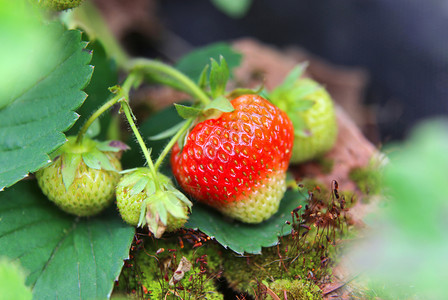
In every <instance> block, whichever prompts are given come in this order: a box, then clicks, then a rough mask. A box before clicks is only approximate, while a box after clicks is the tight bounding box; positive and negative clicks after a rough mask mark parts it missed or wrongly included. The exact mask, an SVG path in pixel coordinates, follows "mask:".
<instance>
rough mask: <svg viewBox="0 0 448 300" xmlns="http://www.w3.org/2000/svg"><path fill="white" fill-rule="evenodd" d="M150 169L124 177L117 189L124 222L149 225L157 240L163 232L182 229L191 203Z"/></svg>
mask: <svg viewBox="0 0 448 300" xmlns="http://www.w3.org/2000/svg"><path fill="white" fill-rule="evenodd" d="M156 176H157V178H154V175H153V173H152V172H151V170H150V169H149V168H138V169H136V170H134V171H132V172H131V173H128V174H126V175H124V176H123V177H122V178H121V180H120V182H119V183H118V185H117V189H116V198H117V207H118V211H119V212H120V215H121V217H122V219H123V220H124V221H125V222H126V223H128V224H130V225H133V226H143V225H145V224H147V225H148V228H149V230H150V231H151V232H153V233H154V235H155V236H156V237H157V238H158V237H161V236H162V234H163V232H165V231H167V232H171V231H175V230H177V229H180V228H181V227H182V226H183V225H184V224H185V223H186V222H187V219H188V213H189V209H190V208H191V205H192V204H191V202H190V201H189V200H188V199H187V198H186V197H185V196H184V195H183V194H182V193H181V192H179V191H178V190H177V189H176V188H175V187H174V186H173V184H172V182H171V180H170V179H169V178H168V177H166V176H165V175H163V174H161V173H157V174H156Z"/></svg>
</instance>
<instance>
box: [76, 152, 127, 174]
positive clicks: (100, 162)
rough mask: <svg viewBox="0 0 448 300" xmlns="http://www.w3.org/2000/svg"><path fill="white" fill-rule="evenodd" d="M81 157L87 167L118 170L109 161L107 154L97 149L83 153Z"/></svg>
mask: <svg viewBox="0 0 448 300" xmlns="http://www.w3.org/2000/svg"><path fill="white" fill-rule="evenodd" d="M82 159H83V161H84V163H85V164H86V165H87V166H88V167H89V168H92V169H96V170H101V169H103V170H106V171H115V172H118V170H117V169H115V167H114V166H113V165H112V164H111V163H110V160H109V158H108V157H107V155H106V154H104V153H103V152H101V151H99V150H97V149H94V150H92V151H89V152H85V153H83V154H82Z"/></svg>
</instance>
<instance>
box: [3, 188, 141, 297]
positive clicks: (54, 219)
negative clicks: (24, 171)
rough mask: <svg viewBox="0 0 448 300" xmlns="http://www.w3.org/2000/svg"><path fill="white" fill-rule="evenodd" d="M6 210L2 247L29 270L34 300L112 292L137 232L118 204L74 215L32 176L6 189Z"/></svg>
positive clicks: (106, 294)
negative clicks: (88, 214)
mask: <svg viewBox="0 0 448 300" xmlns="http://www.w3.org/2000/svg"><path fill="white" fill-rule="evenodd" d="M0 215H1V216H2V217H1V220H0V224H1V225H0V252H1V253H2V254H3V255H5V256H6V257H8V258H10V259H12V260H16V261H19V262H20V263H21V265H22V266H23V267H24V268H25V269H26V270H27V271H28V276H27V278H26V284H27V285H28V286H30V287H31V288H32V291H33V298H34V299H57V298H61V297H63V298H65V299H87V298H88V299H105V298H108V297H109V296H110V294H111V291H112V288H113V286H114V280H115V279H116V278H117V276H118V275H119V274H120V270H121V268H122V266H123V259H126V258H127V257H128V253H129V247H130V245H131V242H132V239H133V236H134V231H135V230H134V228H133V227H131V226H128V225H126V224H124V223H123V221H122V220H121V218H120V217H119V216H117V215H116V213H115V210H114V209H111V210H109V211H106V212H105V213H104V214H102V215H100V216H98V217H95V218H76V217H72V216H69V215H67V214H65V213H63V212H61V211H60V210H59V209H57V208H56V207H55V206H54V205H52V204H51V202H50V201H48V199H47V198H46V197H45V196H44V195H43V194H42V193H41V192H40V190H39V188H38V186H37V184H36V182H34V181H27V182H20V183H18V184H17V185H15V186H14V187H12V188H10V189H8V190H7V191H5V192H3V193H1V194H0Z"/></svg>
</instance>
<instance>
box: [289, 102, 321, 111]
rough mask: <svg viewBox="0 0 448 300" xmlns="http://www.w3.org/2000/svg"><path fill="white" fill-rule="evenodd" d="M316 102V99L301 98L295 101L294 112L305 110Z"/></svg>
mask: <svg viewBox="0 0 448 300" xmlns="http://www.w3.org/2000/svg"><path fill="white" fill-rule="evenodd" d="M315 103H316V101H314V100H300V101H297V102H296V103H294V106H293V107H292V109H293V111H294V112H299V111H305V110H308V109H310V108H311V107H313V105H314V104H315Z"/></svg>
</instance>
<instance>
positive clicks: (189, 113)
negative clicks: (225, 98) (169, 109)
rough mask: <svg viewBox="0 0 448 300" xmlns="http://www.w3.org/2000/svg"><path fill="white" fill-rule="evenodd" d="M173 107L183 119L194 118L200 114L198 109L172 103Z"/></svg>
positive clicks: (200, 111)
mask: <svg viewBox="0 0 448 300" xmlns="http://www.w3.org/2000/svg"><path fill="white" fill-rule="evenodd" d="M174 106H175V107H176V110H177V113H178V114H179V116H181V117H182V118H183V119H190V118H196V117H197V116H199V115H200V114H201V113H202V109H200V108H196V107H192V106H185V105H181V104H177V103H174Z"/></svg>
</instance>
